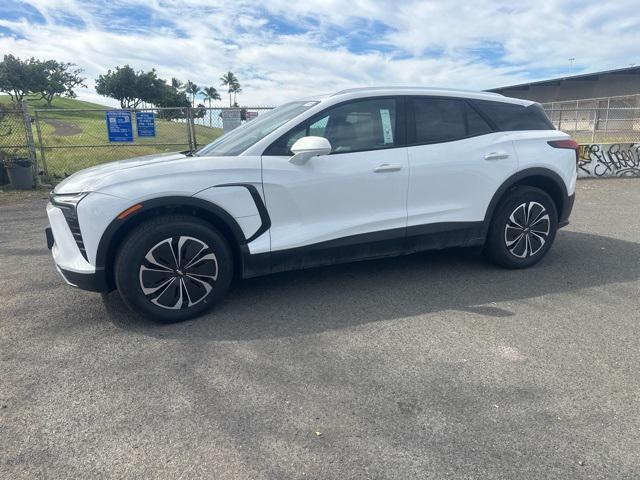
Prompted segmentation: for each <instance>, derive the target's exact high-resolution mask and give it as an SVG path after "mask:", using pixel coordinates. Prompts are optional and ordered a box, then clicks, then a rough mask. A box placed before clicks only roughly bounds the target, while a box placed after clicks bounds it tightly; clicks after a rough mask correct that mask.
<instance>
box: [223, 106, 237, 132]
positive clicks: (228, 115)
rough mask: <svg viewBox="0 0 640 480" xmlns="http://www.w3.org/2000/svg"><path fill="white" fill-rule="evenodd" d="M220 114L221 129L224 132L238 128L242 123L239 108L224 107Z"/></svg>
mask: <svg viewBox="0 0 640 480" xmlns="http://www.w3.org/2000/svg"><path fill="white" fill-rule="evenodd" d="M220 116H221V117H222V130H223V131H224V133H227V132H230V131H231V130H233V129H234V128H238V127H239V126H240V124H241V123H242V120H241V117H240V109H239V108H225V109H224V110H222V112H220Z"/></svg>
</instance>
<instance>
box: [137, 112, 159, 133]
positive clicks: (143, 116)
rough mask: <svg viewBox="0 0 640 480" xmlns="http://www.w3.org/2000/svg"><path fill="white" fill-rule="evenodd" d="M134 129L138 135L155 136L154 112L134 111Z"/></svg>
mask: <svg viewBox="0 0 640 480" xmlns="http://www.w3.org/2000/svg"><path fill="white" fill-rule="evenodd" d="M136 130H137V131H138V136H139V137H155V136H156V119H155V114H154V113H153V112H136Z"/></svg>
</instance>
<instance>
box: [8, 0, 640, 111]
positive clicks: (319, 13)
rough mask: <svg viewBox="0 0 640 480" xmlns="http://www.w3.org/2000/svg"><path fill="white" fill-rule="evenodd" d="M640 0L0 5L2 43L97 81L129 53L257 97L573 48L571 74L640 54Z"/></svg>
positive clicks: (481, 74)
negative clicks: (23, 13) (231, 78)
mask: <svg viewBox="0 0 640 480" xmlns="http://www.w3.org/2000/svg"><path fill="white" fill-rule="evenodd" d="M636 1H637V0H636ZM636 1H631V0H618V1H616V2H609V3H604V2H595V1H591V2H576V1H562V0H547V1H534V0H522V1H520V2H517V4H516V5H511V4H509V3H504V2H499V1H490V0H478V1H475V2H424V1H420V2H413V1H404V2H378V1H370V0H352V1H350V2H349V3H348V4H347V3H345V2H344V1H339V0H324V1H321V0H308V1H306V2H291V1H290V0H271V1H265V2H258V1H255V2H253V1H251V2H249V1H245V0H241V1H237V2H226V1H225V2H222V1H216V2H211V1H209V2H199V1H198V2H196V1H195V0H173V1H161V0H153V1H145V0H135V1H123V0H122V1H121V0H115V1H111V2H93V3H87V2H80V1H77V0H28V1H27V2H26V3H27V4H28V5H30V6H32V7H33V8H35V9H37V11H38V12H40V14H41V15H42V16H43V17H44V19H45V23H44V24H37V23H35V22H33V21H31V22H30V21H28V20H27V19H25V18H23V19H19V18H16V17H17V16H16V15H14V16H13V17H11V18H9V17H7V18H4V19H3V18H1V17H0V27H5V28H8V29H9V30H11V31H13V32H15V34H16V35H15V36H11V35H4V36H0V52H3V53H13V54H15V55H18V56H22V57H29V56H35V57H38V58H56V59H58V60H62V61H69V62H74V63H76V64H78V65H79V66H81V67H82V68H84V69H85V72H86V76H87V77H88V78H89V79H90V83H91V84H93V79H95V77H97V75H99V74H101V73H104V72H105V71H106V70H107V69H109V68H113V67H115V66H116V65H124V64H125V63H128V64H130V65H132V66H133V67H134V68H139V69H150V68H156V70H157V71H158V73H159V74H160V75H161V76H162V77H165V78H170V77H172V76H175V77H178V78H180V79H182V80H187V79H190V80H193V81H195V82H196V83H198V84H199V85H202V86H208V85H213V86H216V87H219V80H218V78H219V77H220V75H221V74H222V73H223V72H226V71H228V70H231V71H234V72H235V73H236V75H238V77H239V78H240V80H241V82H242V84H243V89H244V92H243V93H242V94H241V96H240V98H241V100H242V103H244V104H254V105H255V104H275V103H280V102H282V101H285V100H288V99H291V98H294V97H299V96H307V95H312V94H314V93H318V92H330V91H334V90H337V89H341V88H348V87H353V86H360V85H374V84H378V85H438V86H452V87H462V88H475V89H482V88H490V87H495V86H501V85H507V84H511V83H517V82H523V81H527V80H533V79H539V78H543V77H544V76H546V75H550V74H551V73H554V72H562V73H569V71H568V67H569V64H568V58H575V59H576V60H575V66H576V67H575V72H573V73H578V71H592V70H599V69H606V68H615V67H623V66H627V65H628V64H629V63H640V58H638V56H639V53H638V50H637V45H638V44H640V15H638V14H636V13H635V12H636V10H637V3H636ZM118 11H124V12H126V14H125V16H124V18H123V17H118V16H117V12H118ZM131 16H133V18H131ZM91 86H92V85H91ZM219 88H220V89H221V87H219ZM81 97H82V98H86V99H88V100H92V101H103V102H104V100H101V99H100V97H98V96H97V95H96V94H95V92H93V91H92V89H88V90H87V91H82V92H81Z"/></svg>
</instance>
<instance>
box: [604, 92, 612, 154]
mask: <svg viewBox="0 0 640 480" xmlns="http://www.w3.org/2000/svg"><path fill="white" fill-rule="evenodd" d="M610 106H611V97H609V98H607V116H606V117H604V143H607V135H608V134H609V132H608V130H609V107H610Z"/></svg>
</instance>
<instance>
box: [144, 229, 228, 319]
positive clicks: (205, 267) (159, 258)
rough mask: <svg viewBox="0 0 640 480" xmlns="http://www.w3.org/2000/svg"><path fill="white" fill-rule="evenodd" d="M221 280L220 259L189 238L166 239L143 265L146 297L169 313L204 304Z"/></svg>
mask: <svg viewBox="0 0 640 480" xmlns="http://www.w3.org/2000/svg"><path fill="white" fill-rule="evenodd" d="M217 279H218V260H217V258H216V255H215V253H213V251H212V250H211V248H210V247H209V246H208V245H207V244H206V243H204V242H202V241H201V240H198V239H197V238H193V237H188V236H175V237H171V238H166V239H164V240H162V241H161V242H158V243H157V244H155V245H154V246H153V247H151V249H149V251H148V252H147V254H146V255H145V256H144V260H143V262H142V264H141V265H140V271H139V280H140V287H141V288H142V292H143V294H144V295H145V296H146V297H147V299H148V300H149V301H151V302H152V303H153V304H155V305H157V306H159V307H161V308H166V309H169V310H180V309H185V308H189V307H192V306H194V305H196V304H198V303H200V302H201V301H203V300H204V299H205V298H206V297H207V295H209V293H210V292H211V290H213V286H214V284H215V282H216V280H217Z"/></svg>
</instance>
